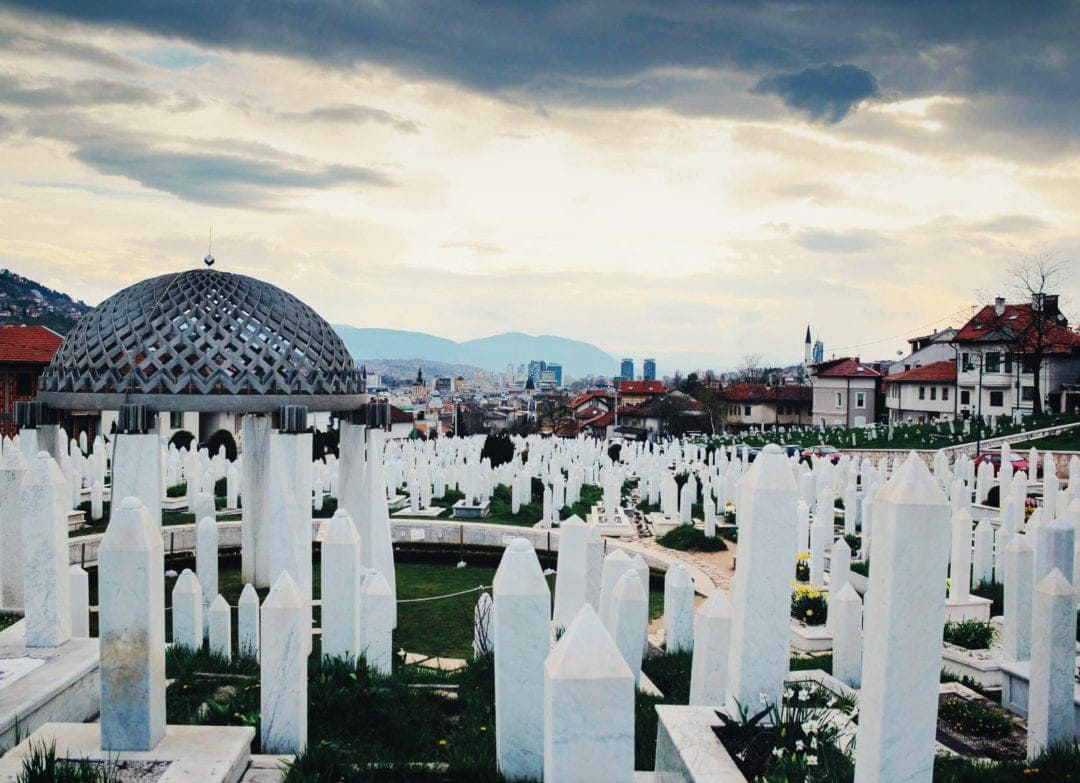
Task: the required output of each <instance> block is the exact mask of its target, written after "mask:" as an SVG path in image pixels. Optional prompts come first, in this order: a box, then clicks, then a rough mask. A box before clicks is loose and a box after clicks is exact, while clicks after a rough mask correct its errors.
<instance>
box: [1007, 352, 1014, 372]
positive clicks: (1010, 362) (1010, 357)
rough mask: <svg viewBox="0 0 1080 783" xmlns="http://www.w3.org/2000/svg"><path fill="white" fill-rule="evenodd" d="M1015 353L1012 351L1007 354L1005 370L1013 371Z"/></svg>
mask: <svg viewBox="0 0 1080 783" xmlns="http://www.w3.org/2000/svg"><path fill="white" fill-rule="evenodd" d="M1012 366H1013V355H1012V354H1011V353H1007V354H1005V372H1012V370H1013V368H1012Z"/></svg>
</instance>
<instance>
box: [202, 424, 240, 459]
mask: <svg viewBox="0 0 1080 783" xmlns="http://www.w3.org/2000/svg"><path fill="white" fill-rule="evenodd" d="M222 446H224V447H225V456H226V457H227V458H228V459H229V460H230V461H232V460H235V459H236V438H234V437H233V435H232V433H231V432H229V431H228V430H218V431H217V432H215V433H214V434H213V435H211V436H210V437H209V438H207V439H206V443H204V444H203V447H204V448H205V449H206V450H207V451H209V452H210V456H211V457H216V456H217V453H218V450H219V449H220V448H221V447H222Z"/></svg>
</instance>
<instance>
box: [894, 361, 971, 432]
mask: <svg viewBox="0 0 1080 783" xmlns="http://www.w3.org/2000/svg"><path fill="white" fill-rule="evenodd" d="M885 407H886V409H887V410H888V412H889V421H890V422H892V423H895V424H899V423H900V422H912V423H915V424H925V423H926V422H928V421H948V420H949V419H953V418H956V409H957V396H956V360H955V359H954V360H952V361H943V362H933V363H932V364H927V365H925V366H923V367H916V368H914V369H912V370H908V371H906V372H900V373H896V374H895V375H889V376H887V377H886V378H885Z"/></svg>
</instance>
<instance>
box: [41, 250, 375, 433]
mask: <svg viewBox="0 0 1080 783" xmlns="http://www.w3.org/2000/svg"><path fill="white" fill-rule="evenodd" d="M364 391H365V389H364V384H363V380H362V377H361V374H360V373H359V372H358V371H357V369H356V363H355V362H354V361H353V359H352V357H351V356H350V355H349V352H348V350H347V349H346V348H345V344H344V343H343V342H342V341H341V338H340V337H338V335H337V334H336V333H335V332H334V330H333V329H332V328H331V326H330V324H328V323H327V322H326V321H325V320H323V319H322V318H321V317H320V316H319V314H318V313H316V312H315V311H314V310H312V309H311V308H310V307H308V306H307V305H306V304H304V303H303V302H301V301H300V300H299V299H297V298H296V297H295V296H293V295H291V294H289V293H286V292H285V291H282V290H281V289H280V288H277V287H275V286H272V285H270V284H269V283H264V282H262V281H260V280H256V279H254V278H251V277H246V276H244V275H236V274H230V273H228V272H220V271H217V270H214V269H191V270H188V271H185V272H179V273H175V274H169V275H162V276H161V277H153V278H150V279H148V280H143V281H142V282H140V283H136V284H135V285H133V286H131V287H129V288H125V289H123V290H122V291H120V292H118V293H116V294H114V295H113V296H111V297H109V298H108V299H106V300H105V301H104V302H102V303H101V304H100V305H98V306H97V307H96V308H95V309H94V310H92V311H91V312H90V313H88V314H87V315H85V316H83V318H82V320H80V321H79V323H78V324H77V325H76V326H75V328H74V329H73V330H72V331H71V333H70V334H69V335H68V336H67V338H66V339H65V340H64V342H63V344H62V345H61V346H60V349H59V350H58V351H57V352H56V355H55V356H54V357H53V360H52V363H51V364H50V365H49V366H48V367H47V368H46V369H45V372H44V374H43V375H42V376H41V382H40V384H39V394H38V397H39V399H40V400H41V401H42V402H44V403H46V404H47V405H49V406H51V407H54V408H61V409H68V410H71V409H89V410H111V409H116V408H118V407H119V406H120V405H121V404H125V403H139V404H145V405H148V406H150V407H152V408H153V409H156V410H183V411H223V412H261V411H271V410H275V409H276V408H277V407H278V406H280V405H283V404H302V405H307V406H308V407H309V408H311V409H312V410H349V409H353V408H357V407H359V406H360V405H361V404H362V402H363V396H362V395H363V392H364Z"/></svg>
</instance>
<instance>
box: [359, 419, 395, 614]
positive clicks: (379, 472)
mask: <svg viewBox="0 0 1080 783" xmlns="http://www.w3.org/2000/svg"><path fill="white" fill-rule="evenodd" d="M385 445H386V433H385V432H383V431H382V430H380V429H377V428H375V429H369V430H368V463H367V471H366V481H365V485H364V491H365V493H366V496H367V500H368V512H369V514H370V516H369V522H368V524H369V525H370V528H371V542H370V544H369V543H368V542H367V541H365V540H364V539H363V536H362V534H361V539H360V558H361V562H362V564H363V565H364V566H366V567H367V568H373V569H375V570H376V571H378V572H379V573H380V574H381V575H382V578H383V581H384V582H386V585H387V587H388V588H389V589H390V595H391V596H392V597H393V598H394V601H393V602H392V603H391V604H390V611H391V618H392V624H391V627H392V628H397V580H396V578H395V576H394V547H393V542H392V539H391V536H390V512H389V509H388V508H387V505H386V472H385V466H384V460H385ZM360 527H361V531H362V530H363V526H360Z"/></svg>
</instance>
